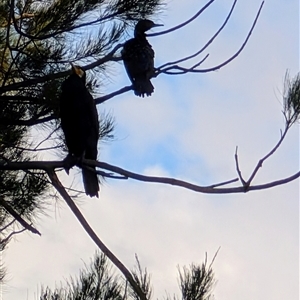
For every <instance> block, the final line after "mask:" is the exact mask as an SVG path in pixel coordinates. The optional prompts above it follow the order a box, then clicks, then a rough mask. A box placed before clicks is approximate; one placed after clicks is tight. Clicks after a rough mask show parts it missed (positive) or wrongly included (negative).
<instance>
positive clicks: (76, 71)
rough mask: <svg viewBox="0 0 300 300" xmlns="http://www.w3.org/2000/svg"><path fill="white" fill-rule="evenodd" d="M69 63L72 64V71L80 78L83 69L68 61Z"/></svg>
mask: <svg viewBox="0 0 300 300" xmlns="http://www.w3.org/2000/svg"><path fill="white" fill-rule="evenodd" d="M70 65H71V66H72V73H73V74H76V75H77V76H79V77H80V78H82V76H83V75H84V71H83V70H82V69H80V68H78V67H77V66H75V65H73V64H72V63H70Z"/></svg>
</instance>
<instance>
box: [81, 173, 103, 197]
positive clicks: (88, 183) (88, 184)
mask: <svg viewBox="0 0 300 300" xmlns="http://www.w3.org/2000/svg"><path fill="white" fill-rule="evenodd" d="M82 178H83V185H84V190H85V193H86V194H87V195H88V196H90V197H94V196H96V197H97V198H99V196H98V192H99V189H100V188H99V181H98V177H97V174H96V169H95V171H91V170H88V169H84V168H83V169H82Z"/></svg>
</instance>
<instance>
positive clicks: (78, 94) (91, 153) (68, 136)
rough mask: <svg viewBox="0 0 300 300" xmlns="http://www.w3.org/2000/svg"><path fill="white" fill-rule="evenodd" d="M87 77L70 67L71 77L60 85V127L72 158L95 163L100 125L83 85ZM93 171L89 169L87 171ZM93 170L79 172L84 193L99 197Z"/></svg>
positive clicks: (81, 71) (79, 70) (90, 96)
mask: <svg viewBox="0 0 300 300" xmlns="http://www.w3.org/2000/svg"><path fill="white" fill-rule="evenodd" d="M85 80H86V74H85V71H84V70H82V69H81V68H80V67H77V66H73V65H72V74H71V75H70V76H69V77H68V78H67V79H66V80H65V81H64V82H63V84H62V93H61V97H60V118H61V127H62V130H63V132H64V135H65V140H66V144H67V147H68V150H69V155H68V157H67V158H66V159H68V158H71V157H76V158H80V159H82V158H86V159H92V160H96V159H97V153H98V150H97V144H98V138H99V122H98V113H97V109H96V104H95V102H94V99H93V97H92V95H91V94H90V93H89V91H88V90H87V88H86V85H85ZM90 168H92V167H90ZM92 169H94V170H88V169H85V168H83V169H82V178H83V185H84V189H85V193H86V194H87V195H88V196H90V197H94V196H96V197H98V192H99V182H98V178H97V174H96V170H95V168H92Z"/></svg>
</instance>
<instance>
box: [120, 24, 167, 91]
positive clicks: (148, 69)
mask: <svg viewBox="0 0 300 300" xmlns="http://www.w3.org/2000/svg"><path fill="white" fill-rule="evenodd" d="M156 26H163V25H161V24H155V23H153V22H152V21H150V20H140V21H138V23H137V24H136V26H135V29H134V38H133V39H130V40H128V41H127V42H125V44H124V47H123V49H122V52H121V54H122V59H123V62H124V66H125V69H126V71H127V74H128V77H129V79H130V80H131V82H132V85H133V89H134V93H135V95H137V96H142V97H144V95H145V94H146V95H147V96H150V95H151V94H152V93H153V91H154V87H153V85H152V83H151V81H150V79H151V78H152V77H153V74H154V51H153V49H152V47H151V45H150V44H149V42H148V41H147V39H146V34H145V32H146V31H147V30H149V29H151V28H153V27H156Z"/></svg>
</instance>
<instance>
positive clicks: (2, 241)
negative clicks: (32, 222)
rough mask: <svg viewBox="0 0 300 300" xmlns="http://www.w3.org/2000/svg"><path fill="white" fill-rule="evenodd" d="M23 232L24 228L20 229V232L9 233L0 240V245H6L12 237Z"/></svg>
mask: <svg viewBox="0 0 300 300" xmlns="http://www.w3.org/2000/svg"><path fill="white" fill-rule="evenodd" d="M25 230H26V228H23V229H20V230H17V231H13V232H11V233H10V234H9V235H8V236H7V237H6V238H4V239H0V244H2V245H3V244H6V243H7V242H8V241H9V240H10V239H11V237H12V236H13V235H15V234H19V233H21V232H23V231H25Z"/></svg>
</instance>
